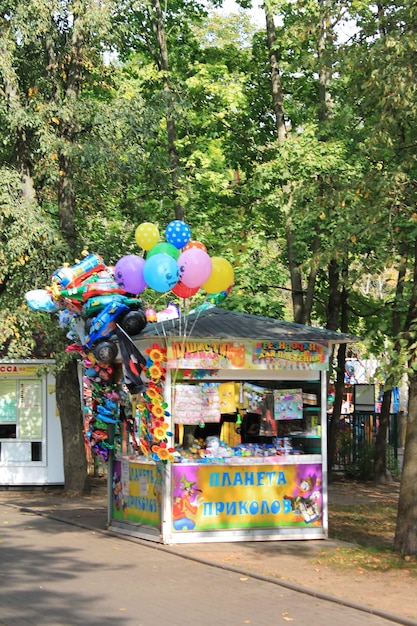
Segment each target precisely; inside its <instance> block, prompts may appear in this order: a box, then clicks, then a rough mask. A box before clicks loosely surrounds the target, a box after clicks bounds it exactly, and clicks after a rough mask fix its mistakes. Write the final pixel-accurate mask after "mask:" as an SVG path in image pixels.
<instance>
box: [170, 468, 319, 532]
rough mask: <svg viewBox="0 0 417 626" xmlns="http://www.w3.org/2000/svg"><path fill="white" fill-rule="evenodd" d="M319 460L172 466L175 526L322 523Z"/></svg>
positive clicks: (232, 527) (217, 527)
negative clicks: (274, 463) (308, 461)
mask: <svg viewBox="0 0 417 626" xmlns="http://www.w3.org/2000/svg"><path fill="white" fill-rule="evenodd" d="M322 516H323V493H322V468H321V465H320V464H317V463H315V464H308V465H280V466H276V465H259V466H253V465H248V466H244V465H242V466H212V465H211V466H210V465H193V466H186V465H175V466H174V467H173V494H172V519H173V521H172V525H173V528H172V530H173V532H174V533H175V532H178V533H180V532H184V531H195V532H204V531H212V530H216V531H217V530H237V529H248V530H249V529H250V530H252V531H253V530H254V529H257V528H258V529H264V528H275V527H300V528H303V527H304V528H306V527H309V526H321V525H322Z"/></svg>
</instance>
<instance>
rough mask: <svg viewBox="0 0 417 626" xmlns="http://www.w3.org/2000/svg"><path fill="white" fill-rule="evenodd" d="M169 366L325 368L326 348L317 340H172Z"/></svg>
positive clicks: (258, 368)
mask: <svg viewBox="0 0 417 626" xmlns="http://www.w3.org/2000/svg"><path fill="white" fill-rule="evenodd" d="M167 357H168V364H167V365H168V368H169V369H205V370H222V369H252V370H288V369H290V370H326V369H327V368H328V358H329V355H328V348H327V346H326V345H325V344H320V343H318V342H311V341H306V342H298V341H297V342H294V341H293V342H291V341H252V342H251V341H242V342H227V341H225V342H213V341H210V340H207V341H205V340H201V341H172V342H171V343H170V344H169V345H168V354H167Z"/></svg>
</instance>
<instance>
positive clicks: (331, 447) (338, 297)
mask: <svg viewBox="0 0 417 626" xmlns="http://www.w3.org/2000/svg"><path fill="white" fill-rule="evenodd" d="M329 284H330V293H329V307H328V310H327V328H328V329H329V330H336V329H337V325H338V319H339V315H340V329H341V331H342V333H346V332H347V330H348V303H347V298H348V296H347V291H346V290H345V288H344V287H343V288H342V291H341V292H339V291H338V289H337V287H338V284H339V270H338V266H337V264H336V263H330V265H329ZM333 327H334V328H333ZM345 362H346V344H345V343H342V344H339V347H338V350H337V373H336V382H335V398H334V403H333V412H332V414H331V417H330V420H329V432H328V439H327V469H328V474H329V477H330V473H331V470H332V469H333V464H334V460H335V455H336V448H337V438H338V435H339V432H340V414H341V409H342V400H343V392H344V389H345Z"/></svg>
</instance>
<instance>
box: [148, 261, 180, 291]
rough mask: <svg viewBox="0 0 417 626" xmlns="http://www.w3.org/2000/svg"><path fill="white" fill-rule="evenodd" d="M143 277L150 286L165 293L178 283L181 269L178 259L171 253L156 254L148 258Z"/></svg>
mask: <svg viewBox="0 0 417 626" xmlns="http://www.w3.org/2000/svg"><path fill="white" fill-rule="evenodd" d="M143 277H144V279H145V281H146V284H147V285H148V287H150V288H151V289H155V291H160V292H161V293H165V292H166V291H170V290H171V289H172V288H173V287H175V285H176V284H177V282H178V280H179V277H180V270H179V267H178V264H177V262H176V260H175V259H174V258H173V257H172V256H169V254H165V253H161V254H155V255H154V256H151V257H150V259H147V260H146V262H145V265H144V268H143Z"/></svg>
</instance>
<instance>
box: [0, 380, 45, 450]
mask: <svg viewBox="0 0 417 626" xmlns="http://www.w3.org/2000/svg"><path fill="white" fill-rule="evenodd" d="M42 430H43V418H42V382H41V381H40V380H38V379H22V378H20V379H14V380H2V381H1V384H0V439H19V440H22V439H23V440H35V442H34V443H35V444H37V441H36V440H39V439H42ZM35 448H36V445H35ZM33 454H35V456H36V455H39V454H40V453H39V452H34V453H33Z"/></svg>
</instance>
